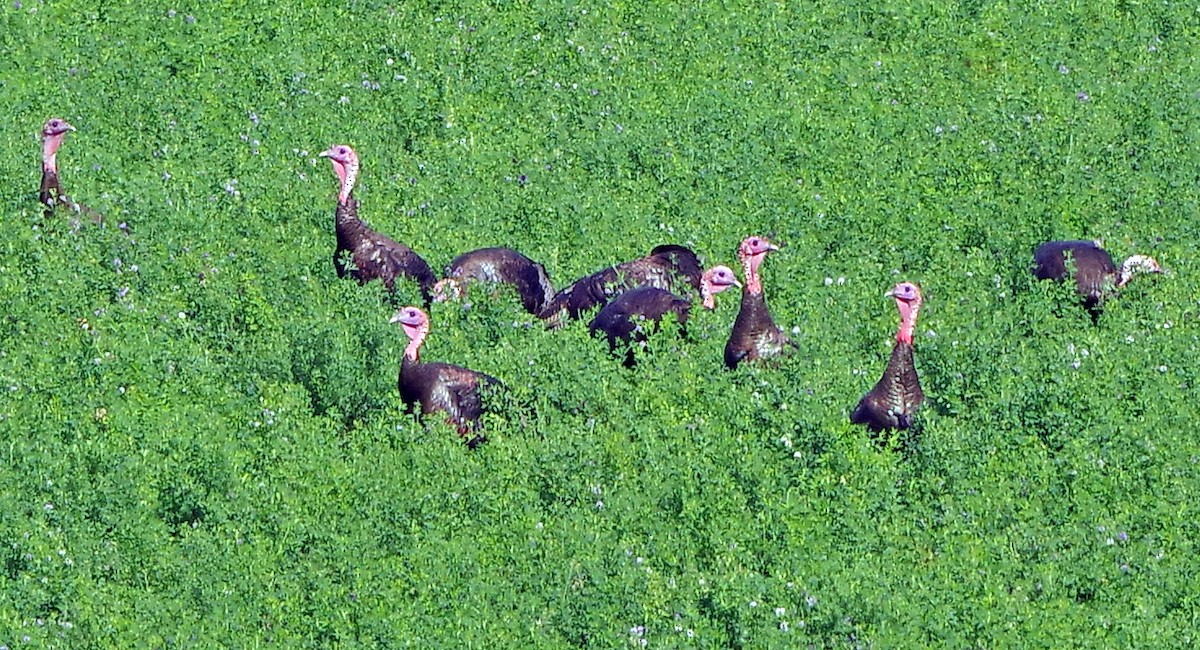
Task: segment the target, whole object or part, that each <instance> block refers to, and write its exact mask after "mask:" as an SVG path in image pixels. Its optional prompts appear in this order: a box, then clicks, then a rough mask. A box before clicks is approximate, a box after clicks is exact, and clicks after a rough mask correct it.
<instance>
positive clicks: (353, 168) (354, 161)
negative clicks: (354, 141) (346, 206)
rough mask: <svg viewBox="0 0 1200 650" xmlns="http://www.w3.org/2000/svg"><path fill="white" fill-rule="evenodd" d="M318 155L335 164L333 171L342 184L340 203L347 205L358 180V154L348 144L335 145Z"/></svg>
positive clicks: (339, 196)
mask: <svg viewBox="0 0 1200 650" xmlns="http://www.w3.org/2000/svg"><path fill="white" fill-rule="evenodd" d="M318 155H319V156H320V157H322V158H328V159H329V162H330V163H332V164H333V171H334V173H335V174H337V176H338V180H339V181H341V184H342V187H341V190H340V191H339V192H338V201H340V202H341V203H345V202H346V201H348V200H349V199H350V192H351V191H352V190H353V189H354V183H355V182H356V181H357V180H358V154H357V153H355V151H354V149H353V148H352V147H351V146H350V145H348V144H335V145H333V146H332V147H330V148H328V149H326V150H325V151H322V152H321V153H320V154H318Z"/></svg>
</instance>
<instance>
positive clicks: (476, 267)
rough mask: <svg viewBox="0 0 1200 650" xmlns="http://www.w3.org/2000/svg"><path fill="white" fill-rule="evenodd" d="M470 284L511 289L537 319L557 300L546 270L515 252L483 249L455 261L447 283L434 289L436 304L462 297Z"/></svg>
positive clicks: (448, 270)
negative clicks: (496, 285) (501, 285)
mask: <svg viewBox="0 0 1200 650" xmlns="http://www.w3.org/2000/svg"><path fill="white" fill-rule="evenodd" d="M468 282H488V283H491V284H507V285H511V286H512V288H513V289H515V290H516V292H517V296H519V297H520V298H521V305H522V306H523V307H525V311H528V312H529V313H531V314H533V315H535V316H536V315H537V314H540V313H542V310H543V309H545V308H546V305H547V304H549V302H550V299H551V298H553V297H554V289H553V288H552V287H551V286H550V278H549V277H548V276H547V275H546V268H545V267H544V266H542V265H541V264H538V263H537V262H535V261H533V260H531V259H529V258H528V257H526V256H525V255H524V254H522V253H520V252H519V251H515V250H513V249H511V248H480V249H479V250H473V251H470V252H468V253H463V254H462V255H459V256H458V257H456V258H454V259H453V260H451V261H450V266H449V267H447V268H446V279H444V280H439V281H438V282H437V284H435V285H433V300H434V302H442V301H445V300H448V299H450V298H460V297H462V294H463V291H464V290H465V285H466V284H467V283H468Z"/></svg>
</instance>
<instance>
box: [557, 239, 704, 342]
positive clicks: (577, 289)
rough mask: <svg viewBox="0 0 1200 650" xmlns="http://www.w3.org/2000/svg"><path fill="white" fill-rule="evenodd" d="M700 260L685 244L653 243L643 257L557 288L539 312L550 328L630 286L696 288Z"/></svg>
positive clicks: (677, 288) (698, 285)
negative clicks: (647, 253)
mask: <svg viewBox="0 0 1200 650" xmlns="http://www.w3.org/2000/svg"><path fill="white" fill-rule="evenodd" d="M701 273H702V271H701V268H700V260H699V259H698V258H697V257H696V254H695V253H694V252H692V250H691V249H689V248H687V247H685V246H678V245H674V244H667V245H663V246H657V247H655V248H654V249H653V250H651V251H650V254H649V255H647V256H646V257H643V258H640V259H636V260H633V261H630V262H625V263H623V264H618V265H616V266H611V267H609V268H607V269H604V270H602V271H597V272H596V273H593V274H591V275H589V276H587V277H584V278H580V279H579V280H577V281H575V282H574V283H572V284H571V285H570V286H568V287H566V288H564V289H562V290H561V291H559V292H558V293H557V294H555V296H554V297H553V298H552V299H551V300H550V303H549V304H548V305H547V306H546V308H545V309H544V310H543V311H542V313H541V314H540V318H542V319H544V320H546V321H547V323H548V324H549V325H550V326H551V327H557V326H559V325H561V324H562V320H563V318H564V316H565V317H567V318H579V317H580V316H581V315H582V314H583V313H584V312H586V311H588V310H591V309H594V308H596V307H597V306H603V305H605V304H606V303H608V301H609V300H611V299H612V298H613V296H616V295H619V294H621V293H623V292H625V291H628V290H630V289H632V288H634V287H643V286H645V287H655V288H657V289H663V290H665V291H670V292H672V293H684V292H687V287H688V286H690V287H691V288H692V289H693V290H695V291H699V290H700V276H701Z"/></svg>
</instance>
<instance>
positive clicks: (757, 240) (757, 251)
mask: <svg viewBox="0 0 1200 650" xmlns="http://www.w3.org/2000/svg"><path fill="white" fill-rule="evenodd" d="M777 250H779V247H778V246H776V245H775V244H772V243H771V242H770V241H768V240H767V239H766V238H765V237H759V236H757V235H755V236H751V237H747V238H745V239H743V240H742V244H741V246H738V259H739V260H743V261H744V260H746V259H748V258H750V257H754V256H756V255H766V254H767V253H769V252H771V251H777Z"/></svg>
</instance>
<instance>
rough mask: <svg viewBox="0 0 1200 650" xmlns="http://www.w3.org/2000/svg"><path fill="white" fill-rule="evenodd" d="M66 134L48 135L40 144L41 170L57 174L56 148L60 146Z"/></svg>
mask: <svg viewBox="0 0 1200 650" xmlns="http://www.w3.org/2000/svg"><path fill="white" fill-rule="evenodd" d="M66 135H67V134H66V133H59V134H57V135H48V136H46V139H45V140H44V141H43V142H42V169H44V170H45V171H48V172H50V173H52V174H57V173H58V148H59V147H61V146H62V142H63V137H64V136H66Z"/></svg>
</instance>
